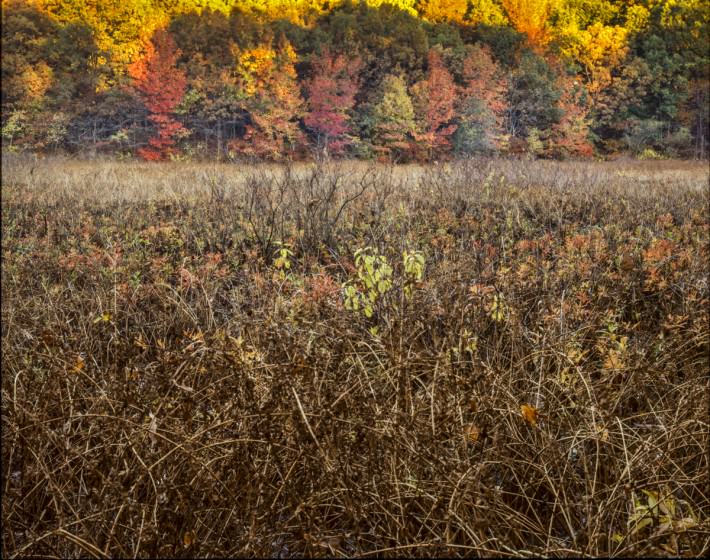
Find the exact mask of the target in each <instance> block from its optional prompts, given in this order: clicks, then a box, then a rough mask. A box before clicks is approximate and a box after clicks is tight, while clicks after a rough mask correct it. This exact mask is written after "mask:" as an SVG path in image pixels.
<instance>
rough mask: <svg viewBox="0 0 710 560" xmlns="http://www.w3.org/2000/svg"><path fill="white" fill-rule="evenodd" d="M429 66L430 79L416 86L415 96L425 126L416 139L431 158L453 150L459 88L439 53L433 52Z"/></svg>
mask: <svg viewBox="0 0 710 560" xmlns="http://www.w3.org/2000/svg"><path fill="white" fill-rule="evenodd" d="M427 66H428V73H427V77H426V79H425V80H423V81H421V82H419V83H417V84H415V85H414V87H413V88H412V93H413V94H414V99H415V110H416V112H417V116H418V117H419V120H420V122H421V124H422V125H423V126H421V131H420V133H419V134H417V135H416V139H417V141H418V142H420V145H421V146H422V147H424V148H425V149H426V151H427V155H428V157H429V158H431V157H433V156H434V155H435V154H439V153H442V152H444V151H445V150H447V149H448V148H449V147H450V145H451V141H450V138H451V135H452V134H453V133H454V132H456V125H455V124H452V121H453V119H454V116H455V115H456V112H455V110H454V105H455V103H456V85H455V84H454V79H453V77H452V76H451V73H450V72H449V70H448V69H447V68H446V64H444V60H443V58H442V56H441V53H440V52H439V51H438V50H436V49H431V50H430V51H429V54H428V55H427Z"/></svg>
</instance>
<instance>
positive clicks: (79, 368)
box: [72, 356, 86, 373]
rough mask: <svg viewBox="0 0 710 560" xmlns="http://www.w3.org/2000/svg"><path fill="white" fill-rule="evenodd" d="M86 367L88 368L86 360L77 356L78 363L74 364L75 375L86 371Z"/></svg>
mask: <svg viewBox="0 0 710 560" xmlns="http://www.w3.org/2000/svg"><path fill="white" fill-rule="evenodd" d="M85 366H86V363H85V362H84V358H82V357H81V356H77V358H76V363H74V367H73V368H72V371H73V372H74V373H79V372H80V371H82V370H83V369H84V367H85Z"/></svg>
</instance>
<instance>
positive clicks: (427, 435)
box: [2, 161, 710, 558]
mask: <svg viewBox="0 0 710 560" xmlns="http://www.w3.org/2000/svg"><path fill="white" fill-rule="evenodd" d="M4 163H5V165H4V167H6V169H5V173H3V176H4V178H3V185H2V193H3V203H2V474H3V479H2V481H3V482H2V484H3V503H2V537H3V538H2V555H3V557H5V558H12V557H19V556H22V557H28V556H31V555H41V556H43V557H77V556H81V557H88V556H91V557H102V558H103V557H128V556H132V557H168V556H170V557H172V556H177V557H192V556H201V557H206V556H220V557H224V556H271V557H273V556H276V557H291V556H303V555H309V556H311V555H312V556H359V555H364V556H367V555H375V554H377V555H382V556H531V555H546V556H569V555H579V556H606V555H609V556H642V555H674V556H675V555H680V556H701V555H704V554H707V553H708V549H709V545H708V543H709V542H710V521H709V515H710V499H709V497H708V467H709V465H708V443H709V437H708V434H709V430H708V388H709V387H708V368H709V367H710V364H709V357H708V352H709V348H710V335H709V327H708V303H709V301H710V300H709V298H710V295H709V293H708V262H709V261H710V254H709V252H710V251H709V247H708V240H709V227H710V226H709V216H708V206H707V205H708V191H707V174H706V170H704V171H703V170H702V168H701V171H700V172H699V173H698V176H697V179H695V180H687V181H685V180H684V181H675V182H674V181H672V180H669V179H668V177H669V176H668V175H663V173H664V168H663V167H660V166H659V167H657V168H652V169H651V170H650V171H648V173H646V174H644V173H645V172H643V171H642V168H641V167H638V164H624V163H618V164H583V166H581V167H575V166H572V165H564V164H555V163H549V162H548V163H544V162H540V163H530V162H524V163H523V162H517V163H511V162H494V161H473V162H467V163H461V164H456V165H451V166H437V167H431V168H419V169H417V170H409V171H408V170H402V169H397V168H388V167H371V168H358V169H356V170H353V169H347V167H346V166H345V164H330V163H323V164H321V165H317V166H311V167H304V168H285V169H276V168H274V169H260V168H254V169H252V170H248V171H247V172H242V176H241V177H242V178H241V179H240V181H234V180H233V176H232V175H231V174H230V173H231V172H230V169H229V168H227V167H221V168H219V169H217V168H214V169H207V170H202V171H199V172H196V171H194V170H193V169H192V168H190V169H187V168H185V169H183V170H182V171H180V169H178V171H177V172H176V173H173V175H170V176H169V177H168V179H166V178H165V177H166V175H161V177H162V178H160V179H159V180H161V181H166V182H167V183H168V187H167V190H166V189H163V190H161V191H160V193H159V195H155V191H154V192H153V194H151V192H142V191H150V188H151V187H150V185H149V184H148V183H146V184H145V185H142V184H130V185H127V184H126V183H125V181H122V179H121V167H120V166H121V165H125V166H126V173H127V174H129V173H132V175H130V177H132V178H134V179H135V178H140V177H141V173H145V176H146V177H148V176H151V177H155V176H156V175H155V174H158V175H159V174H160V173H171V171H170V169H171V168H170V166H168V165H166V166H152V167H151V166H147V165H145V164H142V165H144V167H141V168H139V169H138V171H136V170H135V169H133V170H132V171H131V170H130V169H129V164H112V163H94V164H91V165H93V166H95V168H94V169H93V170H92V171H91V173H86V172H85V171H84V168H81V167H80V166H79V167H78V168H73V167H72V165H74V164H71V163H70V162H67V163H66V167H63V165H64V164H61V165H59V164H57V165H55V167H54V168H53V170H50V171H48V170H47V169H48V166H50V164H48V163H46V162H45V163H42V162H38V163H37V162H35V163H34V164H32V165H33V166H34V167H32V169H31V171H29V170H28V169H29V164H28V162H23V161H20V162H14V161H9V162H8V161H6V162H4ZM668 165H670V164H668ZM13 166H15V167H13ZM86 169H92V168H90V167H87V168H86ZM141 170H142V171H141ZM151 174H153V175H151ZM127 176H128V175H127ZM156 180H157V179H156ZM170 181H174V182H175V183H176V184H175V185H173V187H175V189H176V192H177V191H179V193H178V194H175V192H171V191H170V185H169V183H170ZM181 181H182V182H184V183H185V184H180V185H177V183H179V182H181ZM55 187H56V188H55ZM131 189H132V192H133V193H134V194H133V195H131V196H124V195H122V193H124V194H125V193H126V192H127V191H128V190H131ZM190 192H192V193H193V194H194V196H188V195H187V194H185V193H190Z"/></svg>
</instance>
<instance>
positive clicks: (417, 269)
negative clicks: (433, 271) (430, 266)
mask: <svg viewBox="0 0 710 560" xmlns="http://www.w3.org/2000/svg"><path fill="white" fill-rule="evenodd" d="M425 262H426V261H425V259H424V255H423V254H422V253H421V252H419V251H412V252H409V251H404V253H403V254H402V263H403V265H404V274H405V280H404V297H406V298H407V299H408V300H411V299H412V291H413V288H414V286H415V285H416V283H417V282H421V280H422V278H423V276H424V264H425Z"/></svg>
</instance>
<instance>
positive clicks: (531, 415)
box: [520, 404, 537, 426]
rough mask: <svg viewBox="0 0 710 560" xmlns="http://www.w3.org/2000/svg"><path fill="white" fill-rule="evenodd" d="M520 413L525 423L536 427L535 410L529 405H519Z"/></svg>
mask: <svg viewBox="0 0 710 560" xmlns="http://www.w3.org/2000/svg"><path fill="white" fill-rule="evenodd" d="M520 412H521V413H522V415H523V418H525V421H526V422H527V423H528V424H530V425H531V426H537V409H536V408H535V407H533V406H530V405H529V404H521V405H520Z"/></svg>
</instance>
